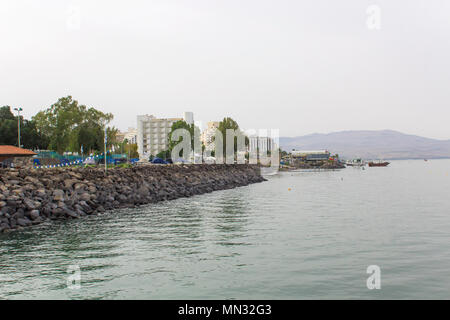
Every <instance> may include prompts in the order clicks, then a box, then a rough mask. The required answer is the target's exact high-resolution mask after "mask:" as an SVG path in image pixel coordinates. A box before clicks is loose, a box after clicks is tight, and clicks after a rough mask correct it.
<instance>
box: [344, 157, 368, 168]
mask: <svg viewBox="0 0 450 320" xmlns="http://www.w3.org/2000/svg"><path fill="white" fill-rule="evenodd" d="M345 165H346V166H350V167H364V166H365V165H366V162H365V161H364V160H363V159H361V158H357V159H352V160H347V161H346V162H345Z"/></svg>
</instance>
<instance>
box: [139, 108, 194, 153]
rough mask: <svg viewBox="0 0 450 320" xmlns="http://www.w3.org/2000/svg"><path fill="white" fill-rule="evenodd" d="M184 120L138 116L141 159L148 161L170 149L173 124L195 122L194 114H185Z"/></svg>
mask: <svg viewBox="0 0 450 320" xmlns="http://www.w3.org/2000/svg"><path fill="white" fill-rule="evenodd" d="M184 116H185V117H184V118H156V117H155V116H153V115H141V116H137V145H138V153H139V158H140V159H143V160H147V159H148V158H149V157H150V156H151V155H153V156H156V155H157V154H158V153H160V152H161V151H166V150H168V148H169V134H170V131H171V128H172V124H173V123H175V122H177V121H179V120H184V121H186V122H187V123H193V122H194V116H193V114H192V112H185V114H184Z"/></svg>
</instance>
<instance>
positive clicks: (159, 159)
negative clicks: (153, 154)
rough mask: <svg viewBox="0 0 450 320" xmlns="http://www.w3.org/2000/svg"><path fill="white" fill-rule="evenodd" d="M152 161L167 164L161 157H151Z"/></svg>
mask: <svg viewBox="0 0 450 320" xmlns="http://www.w3.org/2000/svg"><path fill="white" fill-rule="evenodd" d="M152 163H155V164H167V162H166V161H164V160H163V159H161V158H153V160H152Z"/></svg>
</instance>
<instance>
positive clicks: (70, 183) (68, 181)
mask: <svg viewBox="0 0 450 320" xmlns="http://www.w3.org/2000/svg"><path fill="white" fill-rule="evenodd" d="M77 182H78V180H75V179H66V180H64V186H65V187H66V188H67V189H70V188H72V186H73V185H74V184H75V183H77Z"/></svg>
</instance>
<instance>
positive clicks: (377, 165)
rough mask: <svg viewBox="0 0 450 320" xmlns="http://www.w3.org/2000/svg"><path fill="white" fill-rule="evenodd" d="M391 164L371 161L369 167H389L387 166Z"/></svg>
mask: <svg viewBox="0 0 450 320" xmlns="http://www.w3.org/2000/svg"><path fill="white" fill-rule="evenodd" d="M389 163H390V162H387V161H384V162H373V161H370V162H369V167H387V165H388V164H389Z"/></svg>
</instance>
